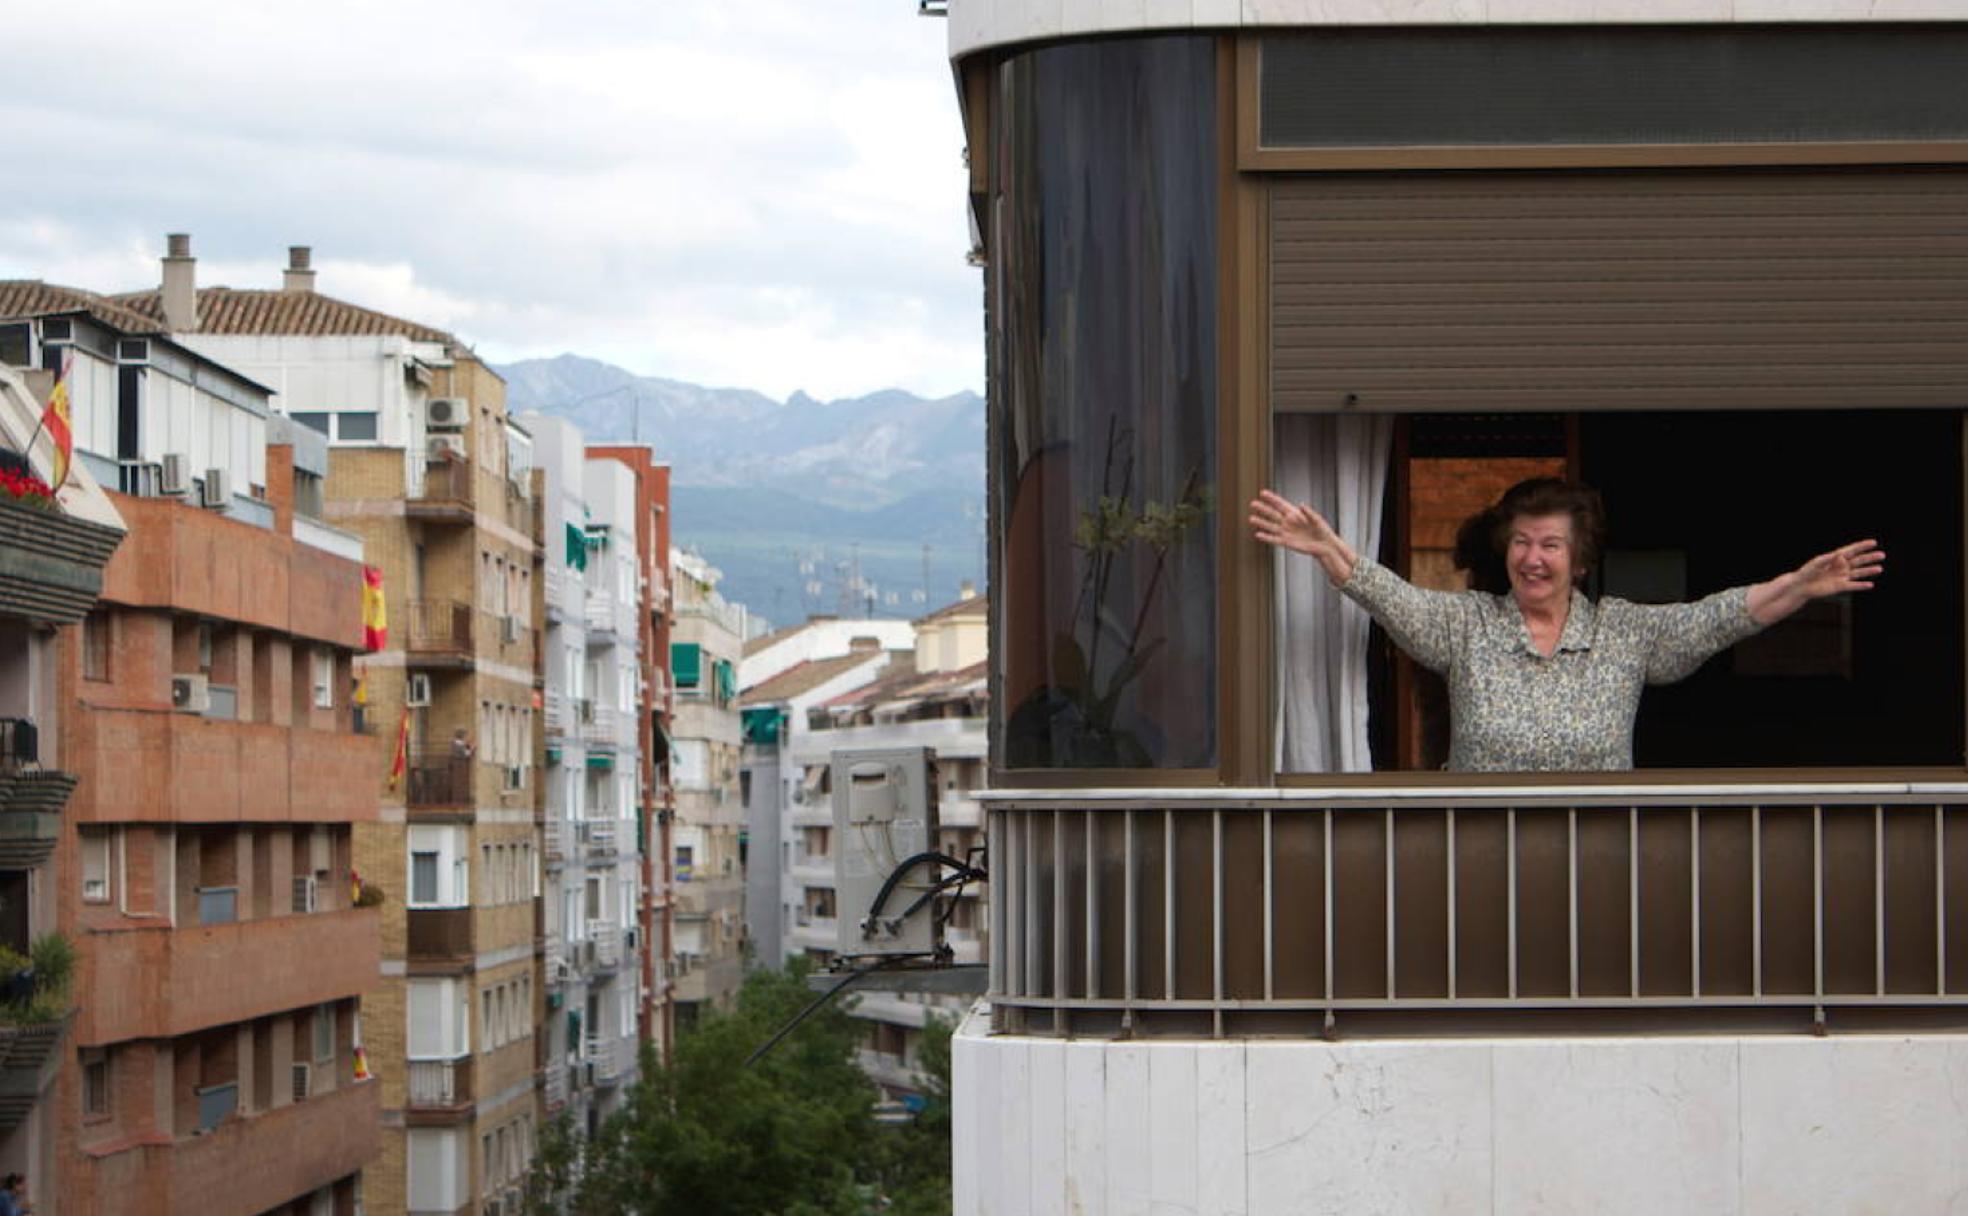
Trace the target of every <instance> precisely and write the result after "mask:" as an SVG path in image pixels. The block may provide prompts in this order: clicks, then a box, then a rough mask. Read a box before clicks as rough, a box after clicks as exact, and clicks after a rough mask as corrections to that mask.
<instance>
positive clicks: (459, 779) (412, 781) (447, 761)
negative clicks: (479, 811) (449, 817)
mask: <svg viewBox="0 0 1968 1216" xmlns="http://www.w3.org/2000/svg"><path fill="white" fill-rule="evenodd" d="M405 770H406V772H405V777H406V780H405V783H404V792H403V797H404V803H405V805H407V806H410V807H459V806H471V805H472V803H473V797H472V759H471V757H470V756H461V755H457V754H454V753H453V751H452V749H451V746H450V745H449V744H436V745H433V746H429V747H416V748H412V749H411V751H410V756H409V759H408V761H407V763H406V764H405Z"/></svg>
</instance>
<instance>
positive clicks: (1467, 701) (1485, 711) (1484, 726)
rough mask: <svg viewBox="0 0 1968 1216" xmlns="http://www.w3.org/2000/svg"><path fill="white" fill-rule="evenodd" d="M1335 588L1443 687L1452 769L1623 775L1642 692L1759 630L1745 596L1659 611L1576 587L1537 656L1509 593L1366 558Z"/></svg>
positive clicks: (1741, 591)
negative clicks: (1427, 578) (1439, 585)
mask: <svg viewBox="0 0 1968 1216" xmlns="http://www.w3.org/2000/svg"><path fill="white" fill-rule="evenodd" d="M1340 590H1341V591H1343V592H1344V593H1345V594H1346V596H1347V597H1348V598H1350V599H1351V600H1353V601H1354V602H1355V603H1357V604H1359V605H1360V606H1361V607H1362V608H1365V609H1366V610H1367V611H1368V612H1369V613H1371V614H1372V615H1373V618H1374V620H1376V621H1379V622H1380V625H1381V627H1382V628H1383V629H1385V630H1387V632H1388V633H1389V634H1391V635H1393V638H1394V641H1395V643H1396V644H1397V645H1399V646H1400V647H1401V649H1402V650H1404V651H1406V652H1407V653H1408V654H1409V655H1410V656H1411V657H1413V659H1414V661H1415V662H1417V663H1420V664H1421V665H1422V666H1423V667H1427V668H1429V669H1431V670H1433V671H1438V672H1441V673H1442V674H1443V676H1444V677H1445V678H1446V679H1447V680H1448V684H1449V723H1450V726H1449V731H1450V738H1449V768H1450V770H1451V771H1455V772H1535V771H1542V772H1553V771H1558V772H1583V771H1587V770H1621V769H1630V768H1632V767H1633V718H1634V715H1635V714H1636V713H1637V712H1638V711H1639V708H1640V689H1641V686H1642V685H1643V684H1671V683H1673V682H1674V681H1676V680H1679V679H1682V678H1684V677H1686V676H1688V675H1691V674H1693V673H1694V671H1695V669H1696V668H1698V667H1700V666H1701V665H1702V663H1703V662H1704V661H1705V660H1707V659H1708V657H1709V656H1710V655H1713V654H1714V653H1715V652H1717V651H1719V650H1723V649H1725V648H1727V647H1729V646H1733V645H1734V644H1735V643H1737V642H1739V641H1741V640H1742V639H1744V638H1746V637H1748V636H1750V635H1751V634H1753V633H1755V632H1757V630H1759V629H1761V628H1762V626H1760V625H1758V624H1757V623H1756V621H1755V619H1754V618H1753V617H1751V616H1750V615H1749V588H1747V587H1735V588H1732V589H1730V590H1728V591H1718V592H1716V593H1715V594H1714V595H1711V596H1709V597H1708V598H1706V599H1702V600H1697V601H1695V602H1694V603H1691V604H1661V605H1654V604H1635V603H1631V602H1629V601H1627V600H1621V599H1614V598H1613V597H1611V596H1607V597H1605V598H1603V599H1601V600H1600V601H1599V602H1598V603H1597V604H1594V603H1593V602H1592V601H1591V600H1589V599H1587V598H1586V597H1585V596H1584V595H1583V594H1582V593H1580V592H1579V591H1577V590H1574V591H1573V592H1572V606H1571V609H1570V611H1569V612H1568V614H1567V615H1566V617H1565V629H1564V633H1563V634H1562V635H1560V637H1559V639H1558V646H1557V649H1556V650H1554V651H1553V652H1552V654H1551V655H1550V657H1548V658H1547V657H1546V656H1544V655H1541V654H1539V653H1538V652H1537V650H1536V648H1535V647H1533V646H1532V645H1531V631H1530V627H1529V626H1528V625H1526V624H1525V623H1524V617H1523V614H1522V613H1520V612H1519V611H1518V610H1517V602H1516V601H1515V600H1514V599H1512V598H1511V597H1509V596H1507V595H1501V596H1499V595H1489V594H1485V593H1483V592H1480V591H1463V592H1447V591H1426V590H1423V589H1422V588H1419V587H1416V586H1413V585H1412V584H1410V583H1408V582H1405V581H1404V580H1402V578H1401V577H1400V576H1399V575H1397V574H1395V573H1394V572H1393V571H1391V570H1389V569H1387V568H1386V567H1385V566H1382V565H1380V564H1379V563H1378V562H1375V561H1374V560H1373V559H1372V558H1368V557H1362V558H1360V559H1359V562H1358V564H1356V565H1355V566H1354V567H1353V576H1352V577H1351V578H1350V579H1348V580H1347V581H1346V583H1345V585H1344V586H1343V587H1341V588H1340Z"/></svg>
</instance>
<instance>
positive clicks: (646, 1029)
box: [588, 444, 676, 1061]
mask: <svg viewBox="0 0 1968 1216" xmlns="http://www.w3.org/2000/svg"><path fill="white" fill-rule="evenodd" d="M588 458H589V459H590V460H592V461H614V462H616V463H617V464H620V465H622V466H623V467H624V468H626V469H627V470H628V471H629V474H630V476H631V478H632V479H633V484H634V508H633V519H634V530H633V532H634V543H635V553H636V566H637V570H638V579H639V582H640V585H641V588H642V603H641V606H640V608H639V610H638V619H637V632H638V635H639V639H638V645H639V660H638V662H639V666H640V677H639V678H640V688H641V690H642V709H643V712H642V714H641V715H640V716H639V718H638V720H637V722H636V737H637V744H638V747H639V748H640V753H641V759H642V767H641V772H640V774H639V775H638V778H637V785H638V789H639V790H640V796H639V802H638V805H637V809H636V823H637V832H638V835H637V841H638V846H639V855H640V857H641V862H642V870H641V884H640V890H641V893H642V906H641V908H640V909H639V910H638V913H637V916H638V933H637V942H638V946H639V949H638V951H637V953H638V955H639V962H640V967H641V973H640V976H639V977H638V983H639V985H640V988H639V991H640V993H641V997H640V1000H641V1012H640V1015H639V1016H638V1018H637V1031H638V1033H639V1034H640V1035H641V1037H642V1041H643V1042H644V1043H647V1044H648V1045H649V1046H650V1047H651V1048H652V1049H653V1050H654V1051H655V1053H656V1058H657V1059H659V1060H663V1061H668V1060H669V1058H670V1048H671V1045H672V1044H673V1043H674V1042H675V1038H676V1011H675V996H676V986H675V981H674V978H673V977H674V975H675V972H676V953H675V938H676V925H675V915H676V905H675V901H674V899H673V893H674V890H675V887H674V883H673V881H672V878H671V873H670V864H671V857H672V855H673V851H674V844H673V843H672V835H673V833H674V831H675V826H674V825H675V820H676V791H675V787H674V784H673V780H674V774H673V769H672V766H673V763H674V761H673V754H672V751H671V747H670V739H671V736H672V734H673V731H674V721H673V719H674V716H675V710H676V702H675V698H674V694H673V691H672V689H671V686H670V635H671V628H672V625H673V623H674V614H673V603H672V600H671V597H670V467H669V466H668V465H666V464H662V463H659V462H658V461H657V460H656V459H655V455H654V453H653V452H652V451H651V450H650V449H649V448H647V447H643V446H641V445H635V444H627V445H625V444H596V445H590V446H589V447H588ZM627 535H628V531H627V529H626V528H625V530H624V533H623V536H624V538H626V536H627Z"/></svg>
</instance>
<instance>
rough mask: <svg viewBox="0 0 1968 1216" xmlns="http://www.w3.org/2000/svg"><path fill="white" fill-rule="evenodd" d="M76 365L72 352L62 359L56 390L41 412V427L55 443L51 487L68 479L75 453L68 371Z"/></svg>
mask: <svg viewBox="0 0 1968 1216" xmlns="http://www.w3.org/2000/svg"><path fill="white" fill-rule="evenodd" d="M74 365H75V356H74V355H72V354H71V355H69V356H68V357H67V358H65V359H63V360H62V366H61V372H60V374H59V375H57V376H56V377H55V391H54V392H52V393H49V394H48V408H47V409H45V410H43V411H42V412H41V429H42V430H44V431H46V432H48V438H49V439H52V440H54V443H55V460H54V473H55V476H54V483H53V485H52V486H50V487H49V488H51V489H55V490H59V489H61V488H62V484H63V483H64V482H66V481H67V480H68V465H69V461H70V460H71V459H73V457H74V455H75V430H74V427H73V426H72V425H71V424H70V419H69V414H68V372H69V369H70V368H71V367H73V366H74Z"/></svg>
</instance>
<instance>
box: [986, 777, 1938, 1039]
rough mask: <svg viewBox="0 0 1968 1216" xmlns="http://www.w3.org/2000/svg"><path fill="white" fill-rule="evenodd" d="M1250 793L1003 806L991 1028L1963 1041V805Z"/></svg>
mask: <svg viewBox="0 0 1968 1216" xmlns="http://www.w3.org/2000/svg"><path fill="white" fill-rule="evenodd" d="M1110 793H1112V794H1122V792H1120V791H1113V792H1110ZM1258 793H1259V794H1271V795H1275V796H1268V797H1248V798H1229V797H1226V798H1222V799H1212V798H1184V799H1182V800H1181V802H1180V803H1179V804H1175V805H1171V803H1174V802H1175V800H1174V799H1167V800H1164V802H1163V804H1162V805H1159V806H1156V805H1152V802H1153V799H1152V796H1151V797H1150V798H1147V799H1137V798H1130V797H1125V796H1122V797H1117V798H1112V799H1111V800H1104V801H1103V800H1097V799H1096V800H1092V801H1090V800H1089V799H1087V798H1086V797H1085V796H1083V795H1082V796H1075V795H1073V794H1070V793H1062V794H1060V795H1057V796H1054V795H1040V794H1032V795H1026V794H1023V793H1021V794H1017V795H1000V796H996V797H993V796H991V795H986V797H987V798H990V799H991V801H992V805H991V807H990V810H989V813H988V820H989V824H988V830H989V833H990V869H991V872H992V883H991V886H992V891H991V899H990V903H991V933H990V970H991V984H990V991H991V1002H992V1005H993V1008H994V1010H995V1013H996V1016H997V1019H998V1022H999V1025H1000V1027H1001V1028H1002V1029H1007V1030H1015V1031H1025V1032H1028V1033H1029V1032H1037V1033H1074V1034H1089V1033H1090V1034H1101V1033H1110V1034H1121V1033H1129V1034H1133V1033H1162V1034H1201V1035H1225V1034H1242V1033H1303V1032H1306V1031H1308V1030H1309V1031H1312V1032H1318V1031H1321V1030H1323V1031H1326V1032H1339V1033H1383V1032H1386V1033H1413V1032H1416V1031H1417V1030H1426V1031H1428V1032H1438V1031H1446V1032H1454V1031H1456V1030H1465V1029H1466V1030H1475V1029H1485V1028H1490V1027H1499V1028H1505V1029H1507V1028H1509V1026H1510V1025H1511V1024H1512V1023H1513V1022H1515V1023H1516V1024H1517V1025H1518V1026H1520V1027H1521V1026H1523V1025H1527V1024H1529V1023H1531V1022H1533V1021H1536V1022H1537V1024H1538V1025H1540V1026H1547V1027H1548V1026H1551V1025H1554V1024H1556V1023H1557V1022H1561V1021H1562V1022H1566V1023H1567V1024H1570V1025H1577V1026H1580V1027H1585V1028H1589V1027H1590V1025H1591V1024H1593V1023H1612V1022H1615V1021H1617V1022H1619V1023H1620V1024H1622V1025H1623V1026H1626V1027H1631V1026H1633V1025H1634V1024H1636V1022H1637V1023H1641V1024H1645V1025H1651V1026H1653V1027H1655V1028H1667V1027H1673V1028H1683V1029H1703V1028H1711V1027H1720V1026H1723V1025H1736V1026H1742V1025H1758V1026H1766V1027H1785V1026H1788V1027H1792V1028H1809V1027H1812V1026H1823V1025H1824V1024H1825V1022H1826V1021H1827V1019H1828V1018H1830V1017H1832V1016H1833V1015H1836V1017H1837V1018H1838V1019H1839V1021H1840V1024H1842V1025H1854V1026H1856V1025H1885V1024H1891V1025H1895V1026H1904V1025H1909V1024H1915V1023H1918V1024H1928V1023H1930V1022H1932V1021H1934V1020H1936V1019H1941V1020H1947V1019H1952V1020H1954V1021H1958V1022H1962V1023H1965V1024H1968V791H1955V790H1940V789H1935V790H1930V791H1925V792H1924V793H1923V792H1922V791H1920V790H1918V789H1917V788H1915V787H1900V788H1898V789H1887V788H1880V789H1859V788H1853V789H1845V790H1833V789H1821V790H1809V789H1805V788H1803V787H1798V788H1795V789H1781V788H1767V789H1763V790H1758V791H1754V792H1747V793H1745V792H1741V791H1737V792H1731V791H1729V790H1728V789H1727V788H1726V787H1717V788H1715V789H1703V790H1691V791H1682V792H1672V791H1669V792H1664V793H1654V792H1651V791H1637V790H1635V789H1632V788H1629V789H1627V790H1625V791H1621V792H1614V793H1612V794H1605V795H1598V794H1594V795H1580V796H1577V797H1569V796H1562V795H1561V796H1553V795H1551V794H1550V793H1544V794H1540V793H1538V792H1537V791H1536V790H1534V789H1520V790H1511V791H1501V792H1500V793H1501V794H1503V795H1504V796H1502V797H1487V796H1481V795H1473V794H1472V792H1471V791H1467V790H1464V791H1459V792H1458V791H1442V790H1435V791H1428V792H1415V796H1414V797H1411V798H1409V797H1402V798H1398V799H1396V798H1387V797H1385V796H1382V797H1379V798H1378V799H1376V797H1375V792H1374V791H1368V790H1357V791H1353V792H1352V793H1353V794H1354V795H1364V797H1360V796H1351V797H1340V796H1334V797H1331V798H1328V799H1326V800H1324V801H1323V802H1322V801H1321V799H1320V798H1319V797H1317V796H1312V797H1300V796H1297V795H1298V792H1297V791H1284V792H1282V793H1280V792H1275V791H1273V792H1262V791H1260V792H1258ZM1915 799H1922V800H1919V801H1915ZM1957 1015H1959V1016H1957ZM1539 1019H1541V1020H1539Z"/></svg>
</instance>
